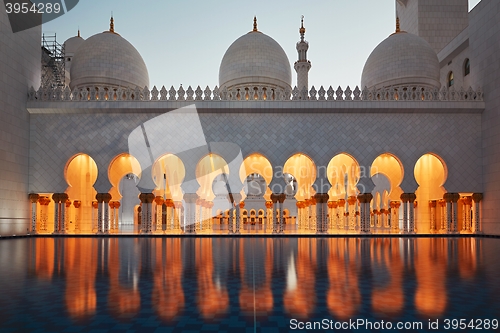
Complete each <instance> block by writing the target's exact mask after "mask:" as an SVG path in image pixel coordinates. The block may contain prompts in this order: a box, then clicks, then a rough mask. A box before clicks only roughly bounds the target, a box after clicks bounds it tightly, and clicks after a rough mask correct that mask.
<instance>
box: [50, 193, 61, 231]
mask: <svg viewBox="0 0 500 333" xmlns="http://www.w3.org/2000/svg"><path fill="white" fill-rule="evenodd" d="M52 200H53V201H54V232H53V233H54V234H58V233H59V230H60V225H61V199H60V193H54V194H52Z"/></svg>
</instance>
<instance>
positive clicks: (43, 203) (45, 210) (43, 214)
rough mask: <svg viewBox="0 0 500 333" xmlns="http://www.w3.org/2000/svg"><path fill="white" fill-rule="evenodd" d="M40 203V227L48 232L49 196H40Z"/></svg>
mask: <svg viewBox="0 0 500 333" xmlns="http://www.w3.org/2000/svg"><path fill="white" fill-rule="evenodd" d="M38 202H39V203H40V227H39V230H40V231H43V232H47V227H48V225H47V224H48V222H49V204H50V199H49V197H40V199H38Z"/></svg>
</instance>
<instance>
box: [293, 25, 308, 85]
mask: <svg viewBox="0 0 500 333" xmlns="http://www.w3.org/2000/svg"><path fill="white" fill-rule="evenodd" d="M299 33H300V42H298V43H297V47H296V48H297V52H298V54H299V60H297V61H296V62H295V64H294V66H293V67H294V68H295V71H296V72H297V88H298V89H299V91H302V89H303V88H304V87H305V88H306V90H309V82H308V81H309V80H308V76H309V74H308V73H309V70H310V69H311V62H310V61H309V60H307V50H308V49H309V43H308V42H307V41H306V40H305V39H304V35H305V33H306V28H304V16H302V20H301V27H300V29H299Z"/></svg>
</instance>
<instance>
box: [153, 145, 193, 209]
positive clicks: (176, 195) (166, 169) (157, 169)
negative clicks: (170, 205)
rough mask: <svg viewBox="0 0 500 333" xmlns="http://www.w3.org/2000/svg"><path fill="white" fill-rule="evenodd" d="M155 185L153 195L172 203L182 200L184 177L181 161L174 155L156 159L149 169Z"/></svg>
mask: <svg viewBox="0 0 500 333" xmlns="http://www.w3.org/2000/svg"><path fill="white" fill-rule="evenodd" d="M151 175H152V177H153V182H154V183H155V185H156V188H155V191H154V194H155V195H156V196H160V197H163V198H164V199H172V200H173V201H181V200H182V196H183V193H182V188H181V184H182V181H183V180H184V177H185V176H186V169H185V168H184V163H183V162H182V160H181V159H180V158H179V157H177V156H176V155H174V154H165V155H163V156H161V157H160V158H158V159H157V160H156V161H155V163H154V164H153V167H152V169H151Z"/></svg>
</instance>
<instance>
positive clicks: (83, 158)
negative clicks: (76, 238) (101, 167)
mask: <svg viewBox="0 0 500 333" xmlns="http://www.w3.org/2000/svg"><path fill="white" fill-rule="evenodd" d="M97 175H98V170H97V164H96V163H95V161H94V160H93V159H92V157H90V156H89V155H87V154H78V155H75V156H74V157H73V158H71V159H70V160H69V161H68V163H67V164H66V168H65V172H64V176H65V178H66V182H67V183H68V185H69V187H68V188H67V189H66V193H67V194H68V196H69V198H70V200H72V201H73V200H80V201H81V207H80V208H79V209H80V210H81V215H80V216H81V221H80V230H81V231H82V232H91V231H92V221H91V220H92V201H93V200H95V196H96V194H97V191H96V190H95V189H94V187H93V185H94V183H95V182H96V180H97ZM75 214H76V210H75V209H73V210H71V211H70V216H69V220H70V221H75V219H76V216H75ZM73 228H74V223H70V224H69V225H68V231H69V232H73V231H74V230H73Z"/></svg>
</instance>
